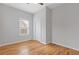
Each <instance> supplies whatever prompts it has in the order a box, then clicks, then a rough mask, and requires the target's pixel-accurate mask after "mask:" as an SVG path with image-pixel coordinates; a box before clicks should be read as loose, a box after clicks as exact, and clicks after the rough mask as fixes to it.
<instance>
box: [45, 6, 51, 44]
mask: <svg viewBox="0 0 79 59" xmlns="http://www.w3.org/2000/svg"><path fill="white" fill-rule="evenodd" d="M51 42H52V10H51V9H49V8H48V7H46V43H51Z"/></svg>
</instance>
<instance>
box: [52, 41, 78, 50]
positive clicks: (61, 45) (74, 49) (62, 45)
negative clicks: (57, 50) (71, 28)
mask: <svg viewBox="0 0 79 59" xmlns="http://www.w3.org/2000/svg"><path fill="white" fill-rule="evenodd" d="M52 43H55V44H57V45H60V46H64V47H67V48H70V49H73V50H77V51H79V49H77V48H74V47H71V46H67V45H63V44H60V43H56V42H52Z"/></svg>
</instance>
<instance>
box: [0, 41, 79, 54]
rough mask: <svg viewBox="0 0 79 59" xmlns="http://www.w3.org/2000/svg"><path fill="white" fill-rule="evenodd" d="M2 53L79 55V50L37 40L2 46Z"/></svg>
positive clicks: (0, 49) (0, 52) (0, 50)
mask: <svg viewBox="0 0 79 59" xmlns="http://www.w3.org/2000/svg"><path fill="white" fill-rule="evenodd" d="M0 55H79V51H76V50H73V49H69V48H66V47H63V46H60V45H56V44H53V43H50V44H47V45H45V44H42V43H40V42H38V41H36V40H28V41H24V42H21V43H16V44H12V45H7V46H3V47H0Z"/></svg>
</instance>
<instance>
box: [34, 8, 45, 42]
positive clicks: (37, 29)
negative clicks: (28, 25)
mask: <svg viewBox="0 0 79 59" xmlns="http://www.w3.org/2000/svg"><path fill="white" fill-rule="evenodd" d="M33 17H34V18H33V28H34V32H33V34H34V39H36V40H38V41H40V42H43V43H46V8H45V7H44V8H42V9H41V10H40V11H39V12H37V13H35V14H34V16H33Z"/></svg>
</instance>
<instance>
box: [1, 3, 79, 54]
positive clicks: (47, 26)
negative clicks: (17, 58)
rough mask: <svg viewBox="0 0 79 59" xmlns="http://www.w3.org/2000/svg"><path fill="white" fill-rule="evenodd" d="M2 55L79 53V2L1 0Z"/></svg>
mask: <svg viewBox="0 0 79 59" xmlns="http://www.w3.org/2000/svg"><path fill="white" fill-rule="evenodd" d="M0 55H79V3H0Z"/></svg>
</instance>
